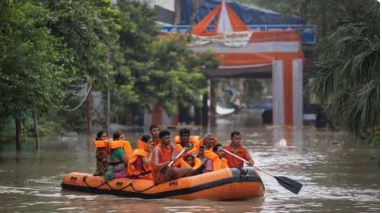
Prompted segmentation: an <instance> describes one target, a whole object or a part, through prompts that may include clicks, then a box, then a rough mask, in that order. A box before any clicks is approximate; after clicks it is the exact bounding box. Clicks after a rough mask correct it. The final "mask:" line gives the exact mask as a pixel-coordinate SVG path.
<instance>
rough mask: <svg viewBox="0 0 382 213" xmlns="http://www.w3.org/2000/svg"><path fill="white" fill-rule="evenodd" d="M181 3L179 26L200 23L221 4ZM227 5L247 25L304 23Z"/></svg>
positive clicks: (213, 1) (183, 0)
mask: <svg viewBox="0 0 382 213" xmlns="http://www.w3.org/2000/svg"><path fill="white" fill-rule="evenodd" d="M179 2H180V8H181V17H180V18H181V20H180V23H178V24H179V25H192V24H193V23H199V22H200V21H201V20H202V19H203V18H204V17H205V16H206V15H207V14H209V13H210V12H211V11H212V10H213V9H214V8H216V6H218V5H219V4H220V3H221V1H219V0H198V1H196V0H181V1H179ZM227 5H229V6H230V8H231V9H232V11H233V12H235V13H236V14H237V16H238V17H239V18H240V19H241V20H242V21H243V22H244V23H245V24H246V25H255V24H257V25H269V24H301V22H302V20H301V18H299V17H297V16H283V15H281V14H279V13H277V12H275V11H271V10H265V9H262V8H258V7H255V6H249V5H246V4H242V3H237V2H229V3H227ZM213 23H214V22H213Z"/></svg>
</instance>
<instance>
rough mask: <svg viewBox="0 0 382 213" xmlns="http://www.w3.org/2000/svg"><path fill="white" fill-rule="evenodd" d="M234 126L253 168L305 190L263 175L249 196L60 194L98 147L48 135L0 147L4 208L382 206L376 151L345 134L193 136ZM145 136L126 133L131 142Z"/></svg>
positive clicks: (89, 167) (300, 131)
mask: <svg viewBox="0 0 382 213" xmlns="http://www.w3.org/2000/svg"><path fill="white" fill-rule="evenodd" d="M233 130H238V131H241V132H242V134H243V143H244V144H245V146H246V147H247V148H248V149H249V151H250V153H251V155H252V157H253V159H254V161H255V163H256V165H258V166H259V167H261V168H263V169H265V170H267V171H269V172H271V173H272V174H274V175H277V176H286V177H289V178H292V179H294V180H296V181H298V182H301V183H303V184H304V186H303V188H302V190H301V192H300V194H299V195H295V194H293V193H291V192H289V191H288V190H286V189H285V188H283V187H282V186H280V185H279V184H278V182H277V181H276V180H275V178H273V177H271V176H269V175H266V174H264V173H262V172H260V175H261V177H262V179H263V182H264V185H265V187H266V193H265V196H264V197H263V198H254V199H250V200H245V201H230V202H224V201H211V200H192V201H182V200H166V199H161V200H142V199H133V198H123V197H117V196H114V195H94V194H88V193H81V192H74V191H63V190H62V189H61V187H60V184H61V181H62V178H63V177H64V175H65V174H67V173H69V172H72V171H80V172H89V173H92V172H93V171H94V169H95V159H94V150H93V149H92V148H91V146H90V140H89V139H88V138H86V137H78V139H77V140H73V141H60V140H57V139H52V138H50V139H47V138H45V139H42V140H41V150H40V151H39V152H38V151H35V150H34V142H33V141H29V142H27V143H24V144H23V148H24V150H23V151H22V152H20V153H16V152H15V151H14V150H15V149H14V145H13V144H1V145H0V212H137V211H139V212H221V211H225V212H308V211H310V212H325V211H328V212H378V211H379V201H380V196H379V188H380V185H379V184H380V183H379V178H380V177H379V162H378V159H379V150H376V149H374V148H371V147H369V146H368V145H367V144H363V143H360V142H359V141H356V140H355V139H354V138H351V137H349V136H348V135H347V134H346V133H344V132H330V131H325V130H316V129H314V128H311V127H304V128H303V127H295V128H281V127H253V128H248V127H241V126H240V125H239V124H237V123H235V120H228V121H226V122H225V124H224V125H220V126H219V128H211V129H209V130H207V129H198V130H193V133H195V134H199V135H203V134H204V133H205V132H207V131H211V132H213V133H214V134H216V135H217V136H218V138H219V141H220V142H221V143H223V144H228V143H229V141H230V138H229V137H230V133H231V131H233ZM174 132H176V131H175V130H174ZM141 134H142V132H129V133H128V134H127V135H128V138H129V140H130V141H131V142H134V141H135V140H136V139H137V138H139V137H140V135H141ZM283 140H285V141H283ZM88 147H90V148H88ZM248 190H250V189H248Z"/></svg>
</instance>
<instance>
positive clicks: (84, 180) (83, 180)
mask: <svg viewBox="0 0 382 213" xmlns="http://www.w3.org/2000/svg"><path fill="white" fill-rule="evenodd" d="M87 178H88V176H84V177H83V178H82V182H84V183H85V184H86V185H87V186H88V187H89V188H93V189H94V188H99V187H101V186H103V185H105V183H107V181H106V180H105V181H102V183H101V184H100V185H99V186H90V185H89V184H88V182H87V181H86V179H87Z"/></svg>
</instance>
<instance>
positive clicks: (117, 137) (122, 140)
mask: <svg viewBox="0 0 382 213" xmlns="http://www.w3.org/2000/svg"><path fill="white" fill-rule="evenodd" d="M113 140H114V141H115V143H119V144H120V145H121V146H122V148H123V150H124V151H125V154H126V156H127V158H129V157H130V156H131V155H132V154H133V149H132V148H131V145H130V141H128V140H126V137H125V134H124V133H123V132H121V131H117V132H115V133H114V135H113Z"/></svg>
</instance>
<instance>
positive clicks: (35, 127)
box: [32, 111, 40, 150]
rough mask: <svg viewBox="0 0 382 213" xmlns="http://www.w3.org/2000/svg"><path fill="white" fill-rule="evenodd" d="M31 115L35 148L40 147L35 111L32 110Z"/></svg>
mask: <svg viewBox="0 0 382 213" xmlns="http://www.w3.org/2000/svg"><path fill="white" fill-rule="evenodd" d="M32 115H33V128H34V136H35V141H36V149H37V150H38V149H40V142H39V140H38V126H37V116H36V113H35V111H33V112H32Z"/></svg>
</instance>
